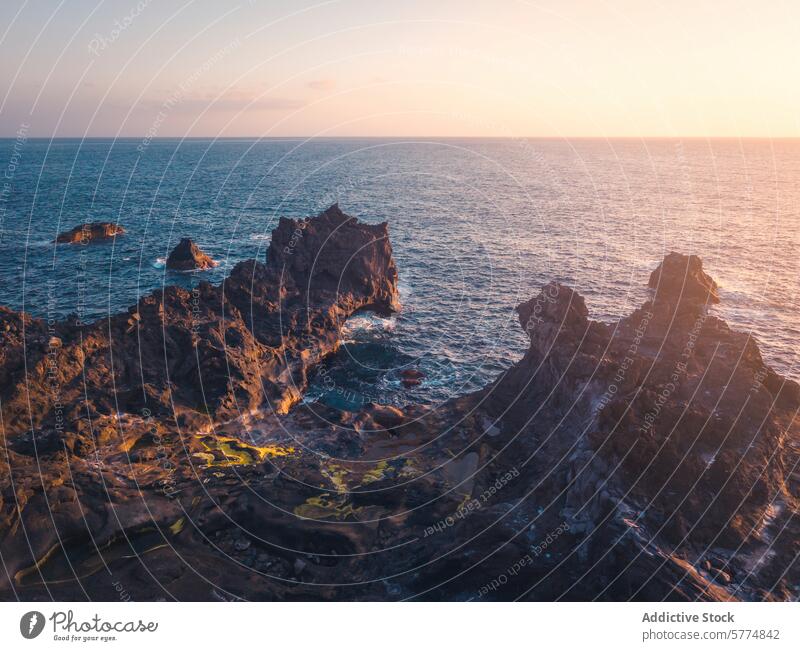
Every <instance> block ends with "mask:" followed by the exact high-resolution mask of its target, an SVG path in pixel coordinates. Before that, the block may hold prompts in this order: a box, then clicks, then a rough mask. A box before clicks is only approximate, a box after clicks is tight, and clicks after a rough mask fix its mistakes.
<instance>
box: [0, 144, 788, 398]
mask: <svg viewBox="0 0 800 651" xmlns="http://www.w3.org/2000/svg"><path fill="white" fill-rule="evenodd" d="M0 167H2V172H0V174H2V179H0V304H4V305H7V306H9V307H11V308H14V309H23V310H25V311H27V312H29V313H31V314H33V315H36V316H41V317H45V318H53V319H55V318H65V317H67V316H68V315H72V317H71V318H80V319H82V320H84V321H90V320H94V319H100V318H103V317H104V316H107V315H108V314H110V313H114V312H117V311H120V310H122V309H124V308H126V307H128V306H129V305H132V304H133V303H135V302H136V300H137V299H138V298H139V297H140V296H142V295H144V294H147V293H150V292H153V291H155V290H158V289H159V288H161V287H162V286H165V285H172V284H177V285H182V286H186V287H189V286H191V285H193V284H196V283H198V282H200V281H201V280H209V281H213V282H219V281H220V280H222V278H223V277H224V276H225V275H226V274H227V272H229V271H230V269H231V267H232V266H233V265H235V264H236V263H237V262H239V261H241V260H245V259H248V258H258V259H262V260H263V259H264V256H265V252H266V249H267V247H268V246H269V241H270V232H271V230H272V229H273V227H274V226H275V225H276V223H277V220H278V217H280V216H291V217H298V216H307V215H313V214H316V213H318V212H319V211H321V210H323V209H324V208H326V207H328V206H329V205H330V204H332V203H335V202H338V203H339V205H340V207H341V208H342V209H343V210H344V211H345V212H347V213H348V214H351V215H353V216H355V217H358V218H359V219H360V220H363V221H367V222H380V221H388V222H389V228H390V236H391V241H392V245H393V247H394V251H395V257H396V259H397V263H398V268H399V272H400V288H401V298H402V304H403V308H402V310H401V311H400V312H399V313H398V314H397V315H394V316H393V317H391V318H378V317H376V316H370V315H359V316H356V317H354V318H352V319H351V320H350V321H349V322H348V323H347V325H346V328H345V332H344V335H343V336H344V342H345V343H344V345H343V346H342V348H341V350H340V352H339V353H338V354H337V356H336V357H335V358H334V359H333V360H331V361H330V366H329V369H328V373H330V374H332V375H333V376H334V378H335V379H336V382H335V383H333V384H334V385H335V386H336V387H337V390H336V391H337V392H336V394H335V395H334V394H333V393H332V392H326V389H325V387H326V386H330V384H328V385H326V384H324V383H321V382H317V383H316V384H315V385H314V386H313V387H312V389H311V391H310V392H309V394H308V396H307V399H308V400H317V399H319V400H323V401H324V402H326V403H328V404H330V405H333V406H338V407H341V408H343V409H353V408H357V407H358V406H359V405H361V404H363V403H365V402H370V401H374V402H383V403H395V404H405V403H410V402H426V403H431V404H435V403H437V402H440V401H443V400H446V399H447V398H449V397H452V396H454V395H458V394H462V393H465V392H468V391H472V390H475V389H478V388H480V387H482V386H484V385H485V384H487V383H488V382H490V381H491V380H492V379H493V378H494V377H496V376H497V374H498V373H500V372H501V371H502V370H503V369H505V368H507V367H508V366H510V365H511V364H513V363H514V361H516V360H518V359H519V358H520V357H521V356H522V354H523V353H524V351H525V349H526V348H527V345H526V341H525V336H524V334H523V332H522V330H521V329H520V327H519V324H518V322H517V317H516V314H515V312H514V307H515V306H516V305H517V304H518V303H520V302H522V301H524V300H527V299H528V298H530V297H531V296H534V295H535V294H536V293H538V291H539V289H540V287H541V286H542V285H543V284H545V283H547V282H549V281H550V280H557V281H560V282H562V283H566V284H569V285H571V286H573V287H575V288H576V289H577V290H578V291H580V292H581V293H582V294H583V295H584V297H585V298H586V302H587V305H588V307H589V310H590V313H591V316H592V317H593V318H596V319H602V320H605V321H609V322H610V321H614V320H616V319H619V318H620V317H624V316H625V315H627V314H628V313H629V312H630V311H631V310H632V309H634V308H635V307H637V306H638V305H640V304H641V302H642V301H643V300H644V299H645V298H646V296H647V291H646V283H647V278H648V276H649V273H650V271H651V270H652V269H653V268H655V266H656V265H657V264H658V262H659V260H660V259H661V258H662V257H663V255H664V254H665V253H666V252H668V251H671V250H675V251H680V252H683V253H694V254H697V255H699V256H701V257H702V259H703V262H704V266H705V269H706V271H707V272H708V273H709V274H711V276H712V277H714V278H715V279H716V280H717V282H718V283H719V284H720V287H721V291H720V296H721V300H722V302H721V305H719V306H717V307H714V308H713V312H714V313H716V314H718V315H719V316H721V317H722V318H724V319H726V320H727V321H728V322H729V324H730V325H731V326H732V327H734V328H736V329H739V330H742V331H747V332H750V333H752V334H753V335H754V336H755V337H756V338H757V340H758V342H759V345H760V347H761V352H762V355H763V356H764V358H765V359H766V360H767V362H768V363H770V364H771V365H772V366H773V368H775V369H776V370H777V371H779V372H781V373H783V374H785V375H787V376H789V377H792V378H794V379H798V377H800V372H798V362H799V361H800V359H799V358H798V350H799V349H798V344H797V342H798V334H800V316H798V294H797V289H798V265H799V264H800V246H799V245H800V242H799V241H798V230H799V229H798V226H799V225H800V187H799V186H798V179H800V141H798V140H777V141H767V140H764V141H759V140H744V141H739V140H703V139H697V140H694V139H688V140H669V139H659V140H595V139H585V140H581V139H579V140H549V139H439V140H431V139H419V140H410V139H314V140H305V139H269V140H259V139H227V140H211V139H191V140H177V139H156V140H151V141H147V140H137V139H122V140H110V139H108V140H104V139H92V140H78V139H58V140H52V141H50V140H38V139H26V138H25V137H24V134H23V135H22V136H20V137H19V138H17V139H16V140H14V139H6V140H0ZM97 220H102V221H114V222H118V223H120V224H121V225H122V226H124V228H125V229H126V230H127V234H126V235H125V236H123V237H120V238H117V240H116V241H115V242H113V243H111V242H108V243H98V244H93V245H91V246H80V245H55V244H53V240H54V238H55V237H56V235H57V234H58V233H59V232H61V231H64V230H67V229H69V228H71V227H72V226H74V225H76V224H79V223H81V222H85V221H97ZM181 237H191V238H192V239H194V240H195V241H196V242H197V243H198V245H199V246H200V247H201V248H202V249H203V250H205V251H206V252H207V253H209V254H210V255H211V256H212V257H213V258H215V259H216V260H217V261H218V262H219V263H220V265H219V266H218V267H216V268H215V269H213V270H210V271H207V272H199V273H189V274H187V273H179V272H173V271H170V270H167V269H165V266H164V262H165V259H166V257H167V255H168V253H169V251H170V250H171V248H172V247H173V246H174V245H175V244H177V242H178V241H179V240H180V238H181ZM406 368H418V369H420V370H422V371H423V372H424V373H425V376H426V377H425V380H424V381H423V383H422V384H421V385H420V386H417V387H410V388H408V387H404V386H403V384H402V382H401V381H400V372H401V371H402V370H403V369H406Z"/></svg>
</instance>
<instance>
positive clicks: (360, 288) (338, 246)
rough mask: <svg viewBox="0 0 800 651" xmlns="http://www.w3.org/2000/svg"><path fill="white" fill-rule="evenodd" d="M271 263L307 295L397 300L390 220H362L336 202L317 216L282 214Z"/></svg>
mask: <svg viewBox="0 0 800 651" xmlns="http://www.w3.org/2000/svg"><path fill="white" fill-rule="evenodd" d="M267 267H268V268H269V269H271V270H274V271H275V272H278V273H280V274H281V277H282V281H281V282H282V283H283V284H284V285H285V286H289V287H294V288H297V289H299V290H301V291H302V292H303V293H306V294H308V296H309V298H313V297H319V296H329V295H331V294H335V295H339V296H340V300H343V301H345V302H347V296H350V295H352V296H364V295H366V296H373V297H375V302H374V303H373V304H372V305H371V307H373V308H375V309H377V310H378V311H384V310H389V311H391V310H393V309H396V307H397V305H398V293H397V267H396V266H395V262H394V258H393V257H392V246H391V244H390V243H389V227H388V224H387V223H386V222H382V223H380V224H364V223H361V222H359V221H358V219H356V218H355V217H351V216H349V215H347V214H345V213H344V212H343V211H342V210H341V209H340V208H339V206H338V204H334V205H332V206H331V207H330V208H328V209H327V210H325V211H323V212H321V213H320V214H319V215H317V216H316V217H314V218H304V219H290V218H286V217H281V218H280V220H279V222H278V226H277V228H276V229H275V230H274V231H273V232H272V241H271V242H270V246H269V249H268V251H267Z"/></svg>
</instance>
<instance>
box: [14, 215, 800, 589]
mask: <svg viewBox="0 0 800 651" xmlns="http://www.w3.org/2000/svg"><path fill="white" fill-rule="evenodd" d="M328 247H331V248H330V251H328ZM333 251H335V252H336V253H335V254H333V253H332V252H333ZM362 252H363V253H362ZM329 254H330V255H329ZM337 260H338V265H337ZM672 260H673V259H670V261H669V262H667V261H666V260H665V263H662V266H661V267H660V269H661V271H660V272H659V273H660V276H661V278H662V282H661V283H660V284H659V289H658V292H657V293H656V294H655V295H654V296H653V297H652V298H651V299H650V300H648V301H647V302H646V303H645V304H644V305H643V306H642V307H641V308H639V309H638V310H636V311H634V312H633V314H631V315H630V316H628V317H627V318H624V319H621V320H620V321H619V322H616V323H613V324H604V323H599V322H596V321H593V320H591V319H590V318H589V315H588V310H587V308H586V305H585V302H584V300H583V298H582V297H581V296H580V295H579V294H578V293H576V292H575V291H574V290H572V289H570V288H568V287H566V286H563V285H557V284H551V285H548V286H546V287H545V288H544V289H543V290H542V291H541V292H540V293H539V294H538V295H537V296H536V297H534V298H533V299H532V300H531V301H528V302H526V303H523V304H522V305H520V306H519V307H518V308H517V311H518V313H519V316H520V321H521V324H522V327H523V328H524V329H525V330H526V332H527V333H528V335H529V337H530V347H529V349H528V351H527V352H526V354H525V356H524V357H523V358H522V360H520V362H519V363H517V364H516V365H514V366H513V367H511V368H510V369H509V370H508V371H506V372H505V373H503V374H502V375H501V376H500V377H499V378H498V379H497V380H496V381H495V382H494V383H492V384H491V385H490V386H488V387H486V388H485V389H483V390H482V391H478V392H476V393H473V394H469V395H466V396H462V397H459V398H456V399H453V400H450V401H448V402H446V403H444V404H441V405H437V406H436V407H435V408H432V407H427V406H422V405H409V406H406V407H402V408H398V407H389V406H382V405H375V404H368V405H366V406H365V408H364V409H363V410H361V411H360V412H357V413H349V412H339V411H335V410H333V409H329V408H326V407H324V406H322V405H318V404H298V405H296V406H295V407H294V408H293V409H291V411H289V407H290V406H291V405H293V404H295V403H296V402H297V399H298V398H299V396H300V395H301V393H302V391H303V389H304V387H305V376H306V374H307V373H308V371H309V369H311V368H312V367H313V365H314V364H316V363H317V362H318V361H319V360H320V359H322V358H323V357H324V356H325V355H326V354H328V353H329V352H331V351H332V350H335V348H336V345H337V341H338V326H339V324H340V323H341V322H342V321H343V320H344V319H345V318H346V317H347V316H348V315H349V314H352V313H354V312H355V311H357V310H359V309H364V308H366V307H370V308H373V309H380V310H388V309H390V308H391V307H392V306H393V305H394V304H395V303H396V297H397V295H396V269H395V265H394V262H393V260H392V259H391V247H390V246H389V243H388V239H387V238H386V228H385V225H379V226H377V227H376V226H365V225H362V224H358V222H356V221H355V220H352V219H351V218H349V217H347V216H346V215H343V214H342V213H341V212H340V211H339V210H338V208H336V207H334V208H332V209H330V210H329V211H326V212H325V213H323V214H322V215H320V216H319V217H317V218H314V219H311V220H282V221H281V223H280V224H279V226H278V229H276V231H275V234H274V235H273V241H272V245H271V247H270V251H269V254H268V262H267V264H266V265H263V264H260V263H258V262H255V261H248V262H246V263H241V264H240V265H237V267H236V268H235V269H234V270H233V272H232V273H231V276H230V277H229V278H228V279H226V281H225V282H224V283H223V285H222V286H219V287H215V286H212V285H209V284H207V283H202V284H201V285H200V287H199V302H198V299H193V298H192V297H190V295H189V293H188V292H185V291H183V290H179V289H177V288H169V289H168V290H166V291H165V292H164V293H163V296H162V294H161V293H159V294H158V295H153V296H151V297H147V298H146V299H143V300H142V301H140V303H139V304H138V305H137V306H136V307H135V308H132V309H131V310H130V311H129V312H128V313H127V314H123V315H118V316H117V317H114V318H112V319H111V321H110V323H106V322H104V323H102V324H97V325H95V326H88V327H85V328H82V329H81V330H76V329H75V328H73V327H71V326H69V325H68V324H57V326H56V329H55V330H56V331H55V332H52V331H51V329H49V328H47V327H46V324H44V323H43V322H42V321H40V320H37V319H32V318H30V317H28V316H26V315H24V314H18V313H15V312H11V311H9V310H1V309H0V338H1V339H2V343H3V345H2V347H0V355H2V358H0V377H2V379H3V382H2V384H1V385H0V386H1V387H2V389H1V391H2V394H0V398H2V409H3V421H2V422H3V424H4V427H5V428H6V429H5V432H4V433H5V441H6V450H7V454H6V455H4V456H0V545H2V550H3V561H4V563H5V566H6V569H7V571H8V573H7V574H6V573H3V574H1V575H0V596H2V597H3V598H5V599H15V598H20V599H49V598H53V599H85V598H86V597H87V595H88V596H89V597H90V598H92V599H117V595H116V593H115V589H114V587H113V585H112V584H111V583H110V582H109V580H108V575H107V573H106V572H104V571H103V568H104V567H105V565H104V563H106V564H108V565H109V567H113V572H114V577H115V579H116V580H117V581H119V582H121V583H122V584H123V585H124V586H125V589H126V591H127V592H129V593H130V594H131V595H133V598H135V599H138V600H146V599H159V598H177V599H185V600H198V599H208V600H211V599H233V598H246V599H282V600H284V599H291V600H302V599H317V600H319V599H358V600H364V599H371V600H385V599H399V598H418V599H474V600H497V599H512V598H521V599H532V600H553V599H581V600H583V599H606V600H623V599H624V600H627V599H639V600H662V599H670V600H715V601H726V600H735V599H748V600H788V599H796V598H797V585H798V584H799V583H800V568H798V565H797V563H796V561H795V559H796V555H797V552H798V546H797V545H798V543H797V541H798V540H800V523H798V521H797V518H796V517H794V514H795V513H796V511H797V509H798V507H799V506H800V493H799V492H798V489H800V475H797V473H796V471H795V470H794V469H796V468H797V467H798V466H797V464H798V461H800V451H798V449H797V447H796V445H797V444H796V442H797V440H798V434H799V432H798V425H797V424H796V419H795V418H794V414H795V413H796V411H797V409H798V408H800V393H799V392H798V386H797V385H796V384H795V383H793V382H790V381H788V380H785V379H784V378H781V377H780V376H778V375H777V374H775V373H774V372H773V371H772V370H771V369H770V368H769V367H767V366H766V365H765V364H764V362H763V360H762V359H761V356H760V354H759V352H758V348H757V346H756V344H755V342H754V341H753V340H752V339H751V338H750V337H749V336H748V335H746V334H743V333H737V332H735V331H733V330H731V329H730V328H728V326H727V325H726V324H725V323H724V322H723V321H721V320H720V319H718V318H717V317H715V316H713V315H710V314H709V313H708V312H707V310H706V309H705V304H706V302H707V301H706V300H705V298H702V296H703V292H706V293H710V289H711V288H712V287H714V285H713V281H711V280H710V278H708V276H706V275H705V274H704V272H703V271H702V264H699V259H696V258H695V260H697V263H695V262H691V261H689V262H688V263H687V265H686V268H691V269H690V271H691V274H690V276H691V278H693V285H692V286H693V287H694V289H693V290H692V291H690V292H689V293H686V292H682V291H681V290H683V289H684V288H685V286H686V283H683V282H681V283H680V284H679V285H678V284H676V283H675V282H673V281H674V280H675V279H676V277H677V276H676V275H675V273H673V272H675V271H676V270H677V273H679V274H681V275H686V271H685V269H684V270H681V264H682V259H681V260H679V259H677V258H674V260H678V263H680V264H676V263H674V262H673V261H672ZM365 274H366V277H365ZM694 281H696V282H694ZM709 281H710V282H709ZM701 290H702V291H701ZM701 299H702V300H701ZM198 305H199V311H198ZM53 337H55V338H57V339H58V340H59V344H58V345H57V346H53V345H51V342H52V338H53ZM112 350H113V353H114V355H113V358H112V357H111V355H110V352H111V351H112ZM24 355H27V356H28V358H29V364H28V369H27V371H26V369H25V363H24V362H25V357H24ZM52 355H54V356H55V357H54V359H55V362H56V364H55V368H56V369H57V371H56V377H55V378H53V376H52V372H51V374H50V375H48V374H47V368H50V369H52V368H53V365H52V364H50V365H49V366H47V361H46V357H48V356H51V358H52ZM112 359H113V363H112ZM140 360H141V361H140ZM204 401H205V402H204ZM29 405H30V407H31V409H30V411H29ZM270 407H272V409H270ZM280 412H288V413H280ZM59 414H60V417H59ZM87 415H88V417H87ZM31 423H32V424H33V428H34V431H33V432H30V431H29V430H30V427H31ZM793 473H794V474H793ZM796 475H797V476H796ZM90 534H91V536H90ZM98 550H99V554H100V555H102V560H101V559H100V557H99V555H98ZM188 564H191V568H188V567H187V565H188ZM76 577H79V578H76ZM499 577H503V578H502V580H501V579H500V578H499Z"/></svg>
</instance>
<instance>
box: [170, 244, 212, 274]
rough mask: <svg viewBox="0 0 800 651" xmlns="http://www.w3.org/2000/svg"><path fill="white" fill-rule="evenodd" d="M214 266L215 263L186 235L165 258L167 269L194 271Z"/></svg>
mask: <svg viewBox="0 0 800 651" xmlns="http://www.w3.org/2000/svg"><path fill="white" fill-rule="evenodd" d="M216 266H217V263H216V262H214V260H212V259H211V257H210V256H208V255H206V254H205V253H203V251H201V250H200V247H198V246H197V245H196V244H195V243H194V242H192V240H191V239H189V238H188V237H184V238H183V239H182V240H181V241H180V242H179V243H178V246H176V247H175V248H174V249H172V252H171V253H170V254H169V257H168V258H167V269H175V270H176V271H196V270H202V269H210V268H211V267H216Z"/></svg>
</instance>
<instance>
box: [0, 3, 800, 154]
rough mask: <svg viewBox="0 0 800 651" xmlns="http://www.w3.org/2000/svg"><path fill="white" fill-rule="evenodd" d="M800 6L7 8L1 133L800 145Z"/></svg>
mask: <svg viewBox="0 0 800 651" xmlns="http://www.w3.org/2000/svg"><path fill="white" fill-rule="evenodd" d="M798 34H800V2H797V0H759V1H751V0H746V1H745V0H695V1H691V2H690V1H688V0H670V1H664V2H660V1H654V0H608V1H604V0H560V1H555V0H543V1H534V0H524V1H523V0H519V1H518V0H494V1H492V2H489V1H483V0H460V1H452V0H429V1H427V2H422V1H418V0H410V1H407V2H376V1H375V0H371V1H367V0H325V1H319V0H311V1H307V0H294V1H284V0H275V1H267V0H238V1H237V0H233V1H231V2H219V1H216V0H215V1H213V2H212V1H207V0H119V1H117V0H105V1H102V0H91V1H89V0H63V1H57V0H30V1H21V0H2V2H1V3H0V61H2V62H3V64H2V66H1V67H0V136H5V137H14V136H15V134H17V133H18V132H19V131H20V130H23V131H24V132H25V133H26V135H27V136H28V137H33V136H37V137H54V136H69V137H86V136H91V137H187V136H196V137H200V136H210V137H233V136H237V137H242V136H253V137H274V136H305V137H331V136H392V137H448V136H452V137H456V136H495V137H536V136H540V137H555V138H563V137H648V136H651V137H652V136H659V137H770V138H778V137H800V83H798V79H800V74H798V72H799V70H798V68H800V38H798Z"/></svg>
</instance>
